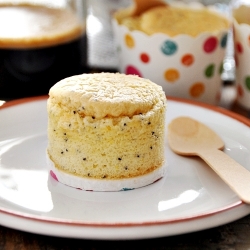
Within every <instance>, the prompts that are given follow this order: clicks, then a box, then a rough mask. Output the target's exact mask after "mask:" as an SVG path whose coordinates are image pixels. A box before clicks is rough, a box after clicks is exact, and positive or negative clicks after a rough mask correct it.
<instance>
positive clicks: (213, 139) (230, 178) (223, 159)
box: [168, 117, 250, 204]
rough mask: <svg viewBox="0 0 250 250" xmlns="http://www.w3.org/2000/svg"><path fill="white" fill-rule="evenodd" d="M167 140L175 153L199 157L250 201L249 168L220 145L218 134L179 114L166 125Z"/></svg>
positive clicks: (235, 190) (242, 197)
mask: <svg viewBox="0 0 250 250" xmlns="http://www.w3.org/2000/svg"><path fill="white" fill-rule="evenodd" d="M168 143H169V146H170V148H171V149H172V150H173V151H174V152H175V153H177V154H180V155H186V156H192V155H196V156H199V157H200V158H202V159H203V160H204V161H205V162H206V163H207V164H208V165H209V166H210V167H211V168H212V169H213V170H214V171H215V172H216V173H217V174H218V175H219V176H220V177H221V179H222V180H223V181H224V182H225V183H227V184H228V185H229V187H230V188H231V189H232V190H233V191H234V192H235V193H236V194H237V195H238V196H239V197H240V198H241V199H242V201H244V202H245V203H248V204H250V172H249V171H248V170H247V169H245V168H244V167H243V166H241V165H240V164H239V163H237V162H236V161H234V160H233V159H232V158H230V157H229V156H228V155H227V154H225V153H224V152H223V151H221V150H219V149H223V148H224V143H223V141H222V140H221V139H220V137H219V136H218V135H217V134H216V133H215V132H214V131H212V130H211V129H210V128H208V127H207V126H205V125H204V124H202V123H200V122H198V121H196V120H194V119H191V118H189V117H178V118H176V119H174V120H173V121H172V122H171V123H170V124H169V127H168Z"/></svg>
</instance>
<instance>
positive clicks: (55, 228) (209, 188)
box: [0, 97, 250, 240]
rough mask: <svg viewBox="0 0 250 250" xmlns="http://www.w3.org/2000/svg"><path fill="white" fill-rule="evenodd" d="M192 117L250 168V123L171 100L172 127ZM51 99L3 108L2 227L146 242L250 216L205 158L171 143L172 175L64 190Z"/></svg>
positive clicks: (249, 210)
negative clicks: (54, 170)
mask: <svg viewBox="0 0 250 250" xmlns="http://www.w3.org/2000/svg"><path fill="white" fill-rule="evenodd" d="M181 115H188V116H190V117H193V118H195V119H197V120H200V121H201V122H203V123H205V124H206V125H208V126H209V127H211V128H212V129H213V130H215V131H216V132H217V133H218V134H219V135H220V136H221V137H222V139H223V140H224V141H225V144H226V148H225V152H226V153H227V154H229V155H230V156H231V157H233V158H234V159H235V160H237V161H238V162H239V163H241V164H242V165H243V166H245V167H246V168H250V129H249V125H250V122H249V120H248V119H246V118H243V117H241V116H237V115H236V114H234V113H231V112H229V111H224V110H223V109H219V108H216V107H211V106H208V105H195V104H192V103H190V102H187V101H186V102H184V101H181V100H178V99H169V100H168V111H167V121H166V122H167V123H169V122H170V121H171V120H172V119H173V118H175V117H177V116H181ZM46 127H47V113H46V97H39V98H31V99H29V98H28V99H23V100H17V101H12V102H9V103H7V104H6V105H4V106H3V107H2V108H0V224H1V225H3V226H6V227H10V228H14V229H18V230H23V231H28V232H33V233H38V234H45V235H52V236H62V237H73V238H86V239H112V240H114V239H143V238H153V237H161V236H169V235H176V234H182V233H187V232H193V231H197V230H202V229H207V228H211V227H215V226H218V225H222V224H225V223H229V222H232V221H234V220H237V219H239V218H241V217H243V216H245V215H247V214H249V213H250V206H248V205H245V204H243V203H242V202H241V201H240V200H239V198H238V197H237V196H236V195H235V194H234V193H233V192H232V191H231V190H230V189H229V188H228V187H227V185H225V184H224V183H223V182H222V181H221V180H220V178H219V177H218V176H217V175H216V174H215V173H214V172H213V171H212V170H211V169H210V168H209V167H208V166H207V165H206V164H204V163H203V162H202V161H201V160H200V159H199V158H196V157H182V156H178V155H175V154H174V153H173V152H171V150H170V149H169V147H168V145H167V144H166V157H167V161H168V165H169V166H168V171H167V176H166V177H165V178H163V179H161V180H160V181H158V182H156V183H154V184H152V185H149V186H147V187H143V188H139V189H135V190H130V191H122V192H86V191H81V190H77V189H74V188H70V187H67V186H64V185H63V184H60V183H58V182H56V181H55V180H54V179H52V178H51V177H50V176H49V175H48V173H47V170H46V159H45V148H46V145H47V135H46Z"/></svg>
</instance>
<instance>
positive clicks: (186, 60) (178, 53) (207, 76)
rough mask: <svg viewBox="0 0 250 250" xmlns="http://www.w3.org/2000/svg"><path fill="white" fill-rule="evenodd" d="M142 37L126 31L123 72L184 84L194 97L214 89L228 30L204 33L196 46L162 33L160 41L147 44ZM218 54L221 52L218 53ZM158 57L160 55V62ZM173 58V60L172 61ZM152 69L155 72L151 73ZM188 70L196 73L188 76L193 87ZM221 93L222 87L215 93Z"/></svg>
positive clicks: (173, 83) (164, 82)
mask: <svg viewBox="0 0 250 250" xmlns="http://www.w3.org/2000/svg"><path fill="white" fill-rule="evenodd" d="M138 37H139V36H137V35H136V34H135V33H133V32H124V33H123V38H122V39H123V41H121V44H123V45H122V46H121V47H122V49H121V51H118V53H120V54H122V53H123V54H124V57H126V60H124V62H123V63H124V65H123V66H122V72H124V73H125V74H135V75H138V76H140V77H144V78H148V79H150V80H152V81H154V82H156V83H157V81H158V82H160V81H161V83H160V85H163V89H164V88H165V89H168V88H172V89H173V88H177V87H178V88H183V89H185V91H186V93H187V95H189V97H190V98H193V99H198V100H199V99H200V98H202V96H203V95H204V94H205V93H206V92H207V91H210V90H209V87H208V86H207V84H208V83H209V82H211V81H213V80H214V79H220V74H221V73H222V70H223V63H222V62H223V59H224V54H225V48H226V44H227V33H226V32H225V31H224V32H223V33H221V34H220V35H218V36H214V35H204V36H203V37H202V36H201V37H202V38H199V39H200V40H199V43H197V44H198V46H196V47H195V46H194V45H193V44H192V43H191V42H189V44H188V46H187V48H184V49H183V44H184V45H185V42H183V40H181V39H179V40H178V39H176V38H171V37H167V36H165V38H164V37H163V36H162V37H161V41H160V42H158V44H157V43H153V42H152V43H151V45H148V46H146V45H145V44H147V41H145V43H144V44H141V40H140V39H142V38H141V37H140V39H139V38H138ZM190 39H191V38H190ZM192 39H193V38H192ZM152 47H153V48H152ZM190 48H191V49H190ZM194 50H195V51H194ZM197 51H198V52H197ZM218 54H219V56H217V55H218ZM158 58H160V60H159V62H158ZM218 58H219V59H218ZM171 60H173V63H172V64H171V63H170V62H171ZM164 62H165V63H164ZM201 62H202V63H201ZM197 65H198V66H197ZM200 65H202V68H201V66H200ZM197 67H199V71H200V72H197V70H196V68H197ZM150 71H152V72H151V73H150ZM153 74H154V75H155V79H157V80H155V79H154V77H152V78H151V75H153ZM187 74H189V75H191V76H193V77H192V80H190V79H188V81H189V82H188V88H189V89H187V90H186V85H187V84H186V81H187V79H186V75H187ZM198 75H199V76H201V77H198ZM158 79H160V80H158ZM191 81H192V82H191ZM216 81H217V82H218V81H219V80H216ZM184 85H185V86H184ZM168 86H172V87H168ZM175 86H176V87H175ZM173 91H174V90H173ZM166 92H167V91H166ZM210 92H211V91H210ZM219 94H220V93H219V91H218V92H217V93H216V94H214V96H215V95H216V96H219ZM170 95H172V94H170Z"/></svg>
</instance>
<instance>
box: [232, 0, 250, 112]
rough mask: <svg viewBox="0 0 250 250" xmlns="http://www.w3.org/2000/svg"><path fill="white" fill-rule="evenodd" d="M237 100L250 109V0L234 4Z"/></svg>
mask: <svg viewBox="0 0 250 250" xmlns="http://www.w3.org/2000/svg"><path fill="white" fill-rule="evenodd" d="M233 7H234V8H233V16H234V23H233V24H234V25H233V26H234V45H235V62H236V86H237V94H238V95H237V102H238V103H239V104H240V105H241V106H242V107H243V108H246V109H250V66H249V64H250V63H249V58H250V1H236V2H234V5H233Z"/></svg>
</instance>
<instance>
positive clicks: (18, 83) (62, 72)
mask: <svg viewBox="0 0 250 250" xmlns="http://www.w3.org/2000/svg"><path fill="white" fill-rule="evenodd" d="M5 13H8V14H7V15H6V14H5ZM3 14H5V15H3ZM3 17H4V18H5V20H2V19H3ZM6 17H8V18H7V19H8V20H6ZM13 20H14V21H15V22H13ZM11 22H12V23H13V24H12V23H11ZM0 23H10V25H6V27H8V28H7V29H6V28H5V29H4V28H1V27H0V99H1V98H3V99H13V98H20V97H27V96H35V95H44V94H45V95H46V94H48V92H49V89H50V87H51V86H53V85H54V84H55V83H56V82H57V81H59V80H61V79H63V78H65V77H68V76H71V75H76V74H81V73H84V72H85V71H86V58H87V52H86V50H87V42H86V31H85V27H84V26H83V25H82V23H81V22H80V21H79V20H78V19H77V17H76V16H75V15H74V13H73V12H70V11H69V10H65V9H52V8H48V7H42V6H32V5H17V6H6V5H4V6H1V5H0ZM1 26H2V25H1ZM37 27H39V29H38V28H37Z"/></svg>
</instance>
